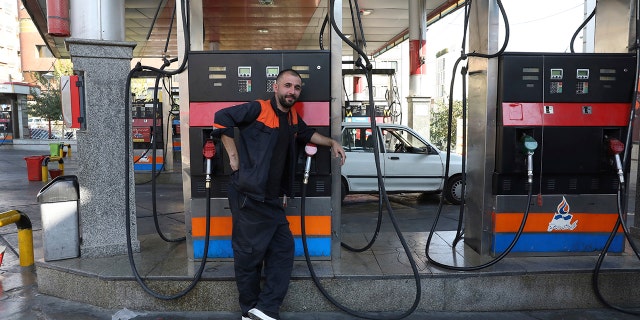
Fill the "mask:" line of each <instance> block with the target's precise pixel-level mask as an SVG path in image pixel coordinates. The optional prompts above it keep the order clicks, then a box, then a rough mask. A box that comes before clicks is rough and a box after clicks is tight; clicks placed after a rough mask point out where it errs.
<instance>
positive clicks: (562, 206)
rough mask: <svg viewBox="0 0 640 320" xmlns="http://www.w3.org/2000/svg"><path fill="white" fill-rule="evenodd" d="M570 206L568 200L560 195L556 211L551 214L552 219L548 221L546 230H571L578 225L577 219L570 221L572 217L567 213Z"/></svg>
mask: <svg viewBox="0 0 640 320" xmlns="http://www.w3.org/2000/svg"><path fill="white" fill-rule="evenodd" d="M570 209H571V206H569V202H567V199H565V197H564V196H563V197H562V201H560V203H559V204H558V207H557V208H556V213H555V214H554V215H553V219H551V222H549V227H548V228H547V231H548V232H551V231H553V230H558V231H563V230H573V229H575V228H576V227H577V226H578V220H576V221H574V222H573V223H571V219H573V215H572V214H571V213H569V211H570Z"/></svg>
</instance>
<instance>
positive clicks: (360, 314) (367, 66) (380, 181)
mask: <svg viewBox="0 0 640 320" xmlns="http://www.w3.org/2000/svg"><path fill="white" fill-rule="evenodd" d="M330 11H331V13H332V14H331V15H330V20H331V26H332V28H333V29H334V31H335V32H336V34H337V35H338V36H339V37H340V38H341V39H342V40H343V41H344V42H345V43H347V44H348V45H349V46H350V47H351V48H353V49H354V50H356V51H357V52H358V54H359V55H360V56H361V58H362V59H364V60H365V62H366V63H365V64H364V65H362V64H360V65H361V67H363V70H364V71H365V73H366V76H367V83H368V85H369V87H371V83H372V81H371V72H370V71H371V69H372V66H371V63H370V61H369V59H368V58H367V55H366V53H365V52H364V51H362V49H360V48H359V47H358V46H356V45H355V44H354V43H353V42H351V41H349V39H347V37H346V36H345V35H344V34H343V33H342V32H341V31H340V28H338V26H337V25H336V21H335V16H334V15H333V12H335V0H330ZM358 61H360V59H358ZM369 102H370V103H369V108H370V109H371V111H372V110H373V108H374V104H373V90H369ZM370 119H371V129H372V138H373V139H375V141H376V143H374V148H373V149H374V158H375V163H376V170H377V172H378V185H379V187H380V193H381V195H382V196H383V198H384V202H385V204H386V207H387V211H388V213H389V217H390V219H391V222H392V223H393V226H394V229H395V231H396V234H397V235H398V238H399V240H400V243H401V244H402V247H403V249H404V251H405V253H406V254H407V259H408V260H409V263H410V265H411V269H412V270H413V275H414V279H415V282H416V295H415V299H414V301H413V305H412V306H411V307H410V308H409V309H408V310H406V311H405V312H403V313H401V314H397V315H381V314H373V313H367V312H360V311H356V310H353V309H350V308H347V307H346V306H344V305H342V304H341V303H340V302H338V301H337V300H336V299H335V298H333V297H332V296H331V295H330V294H329V293H328V292H327V290H326V289H325V288H324V287H323V286H322V284H321V283H320V280H319V279H318V277H317V275H316V273H315V270H314V268H313V265H312V263H311V258H310V257H309V249H308V246H307V243H306V230H305V219H304V217H305V202H306V184H303V186H302V199H301V224H302V226H301V228H302V243H303V247H304V251H305V258H306V261H307V266H308V268H309V272H310V273H311V278H312V279H313V282H314V284H315V285H316V287H317V288H318V290H319V291H320V292H321V293H322V295H323V296H324V297H325V298H326V299H327V300H329V301H330V302H331V303H332V304H333V305H334V306H336V307H337V308H339V309H340V310H342V311H344V312H346V313H348V314H350V315H353V316H356V317H360V318H364V319H376V320H377V319H402V318H405V317H407V316H409V315H410V314H411V313H413V312H414V311H415V310H416V309H417V307H418V304H419V303H420V297H421V293H422V290H421V285H420V274H419V272H418V267H417V265H416V262H415V260H414V258H413V255H412V252H411V249H410V248H409V246H408V245H407V242H406V240H405V239H404V236H403V235H402V232H401V231H400V228H399V226H398V222H397V220H396V217H395V215H394V213H393V210H392V208H391V203H390V202H389V197H388V196H387V193H386V190H385V189H384V180H383V179H382V176H381V174H380V159H379V157H378V155H379V154H380V150H379V148H380V147H379V145H378V143H377V142H378V140H379V138H378V133H377V132H376V130H377V129H376V124H375V113H374V112H370Z"/></svg>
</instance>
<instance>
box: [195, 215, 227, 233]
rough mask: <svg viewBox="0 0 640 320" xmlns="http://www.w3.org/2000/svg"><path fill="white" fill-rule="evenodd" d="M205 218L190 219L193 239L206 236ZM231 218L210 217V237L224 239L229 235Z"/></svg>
mask: <svg viewBox="0 0 640 320" xmlns="http://www.w3.org/2000/svg"><path fill="white" fill-rule="evenodd" d="M206 223H207V218H191V234H192V235H193V236H194V237H204V236H205V235H206V232H205V231H206V230H207V229H206V227H207V225H206ZM231 226H232V223H231V217H211V226H210V228H211V230H210V232H209V235H210V236H212V237H226V236H230V235H231Z"/></svg>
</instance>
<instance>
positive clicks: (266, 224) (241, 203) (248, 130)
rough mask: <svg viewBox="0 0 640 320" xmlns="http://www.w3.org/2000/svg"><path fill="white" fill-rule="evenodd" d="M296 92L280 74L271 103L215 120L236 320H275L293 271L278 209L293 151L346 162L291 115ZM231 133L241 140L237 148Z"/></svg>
mask: <svg viewBox="0 0 640 320" xmlns="http://www.w3.org/2000/svg"><path fill="white" fill-rule="evenodd" d="M301 90H302V78H301V77H300V74H298V72H296V71H295V70H292V69H287V70H283V71H281V72H280V73H279V74H278V77H277V78H276V82H275V83H274V85H273V91H274V92H275V95H274V97H273V98H271V100H257V101H252V102H249V103H245V104H240V105H237V106H233V107H229V108H225V109H222V110H219V111H218V112H216V114H215V117H214V124H213V127H214V129H216V130H215V132H216V134H220V135H221V136H220V138H221V140H222V143H223V144H224V148H225V150H226V151H227V154H228V156H229V164H230V165H231V169H232V170H233V173H232V174H231V183H230V185H229V207H230V209H231V214H232V220H233V230H232V234H231V245H232V248H233V261H234V270H235V277H236V284H237V287H238V293H239V302H240V309H241V310H242V319H243V320H248V319H253V320H271V319H279V318H280V316H279V309H280V306H281V305H282V301H283V300H284V297H285V295H286V293H287V290H288V288H289V280H290V277H291V271H292V269H293V256H294V241H293V235H292V234H291V230H290V229H289V222H288V221H287V217H286V215H285V211H284V207H285V206H286V199H287V195H291V194H292V189H293V179H294V170H295V165H296V156H297V150H296V148H297V146H298V145H299V144H301V145H304V144H306V143H307V142H312V143H315V144H317V145H322V146H328V147H331V148H332V150H333V153H334V155H335V156H336V157H340V159H341V164H344V161H345V159H346V154H345V152H344V149H343V148H342V146H341V145H340V143H338V142H337V141H335V140H333V139H331V138H329V137H326V136H323V135H321V134H319V133H317V132H316V131H315V130H314V129H312V128H309V127H308V126H307V124H306V123H305V122H304V121H303V120H302V118H301V117H300V115H298V113H297V112H296V109H295V108H292V107H293V105H294V104H295V103H296V101H297V100H298V98H299V97H300V92H301ZM236 127H237V128H238V129H239V132H240V138H241V139H240V142H239V144H238V145H237V146H236V143H235V141H234V128H236ZM280 197H282V198H283V200H282V201H281V200H280ZM263 267H264V276H265V282H264V286H263V288H262V289H261V287H260V278H261V272H262V270H263Z"/></svg>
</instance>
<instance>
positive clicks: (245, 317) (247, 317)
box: [242, 316, 251, 320]
mask: <svg viewBox="0 0 640 320" xmlns="http://www.w3.org/2000/svg"><path fill="white" fill-rule="evenodd" d="M242 320H251V318H249V316H242Z"/></svg>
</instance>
